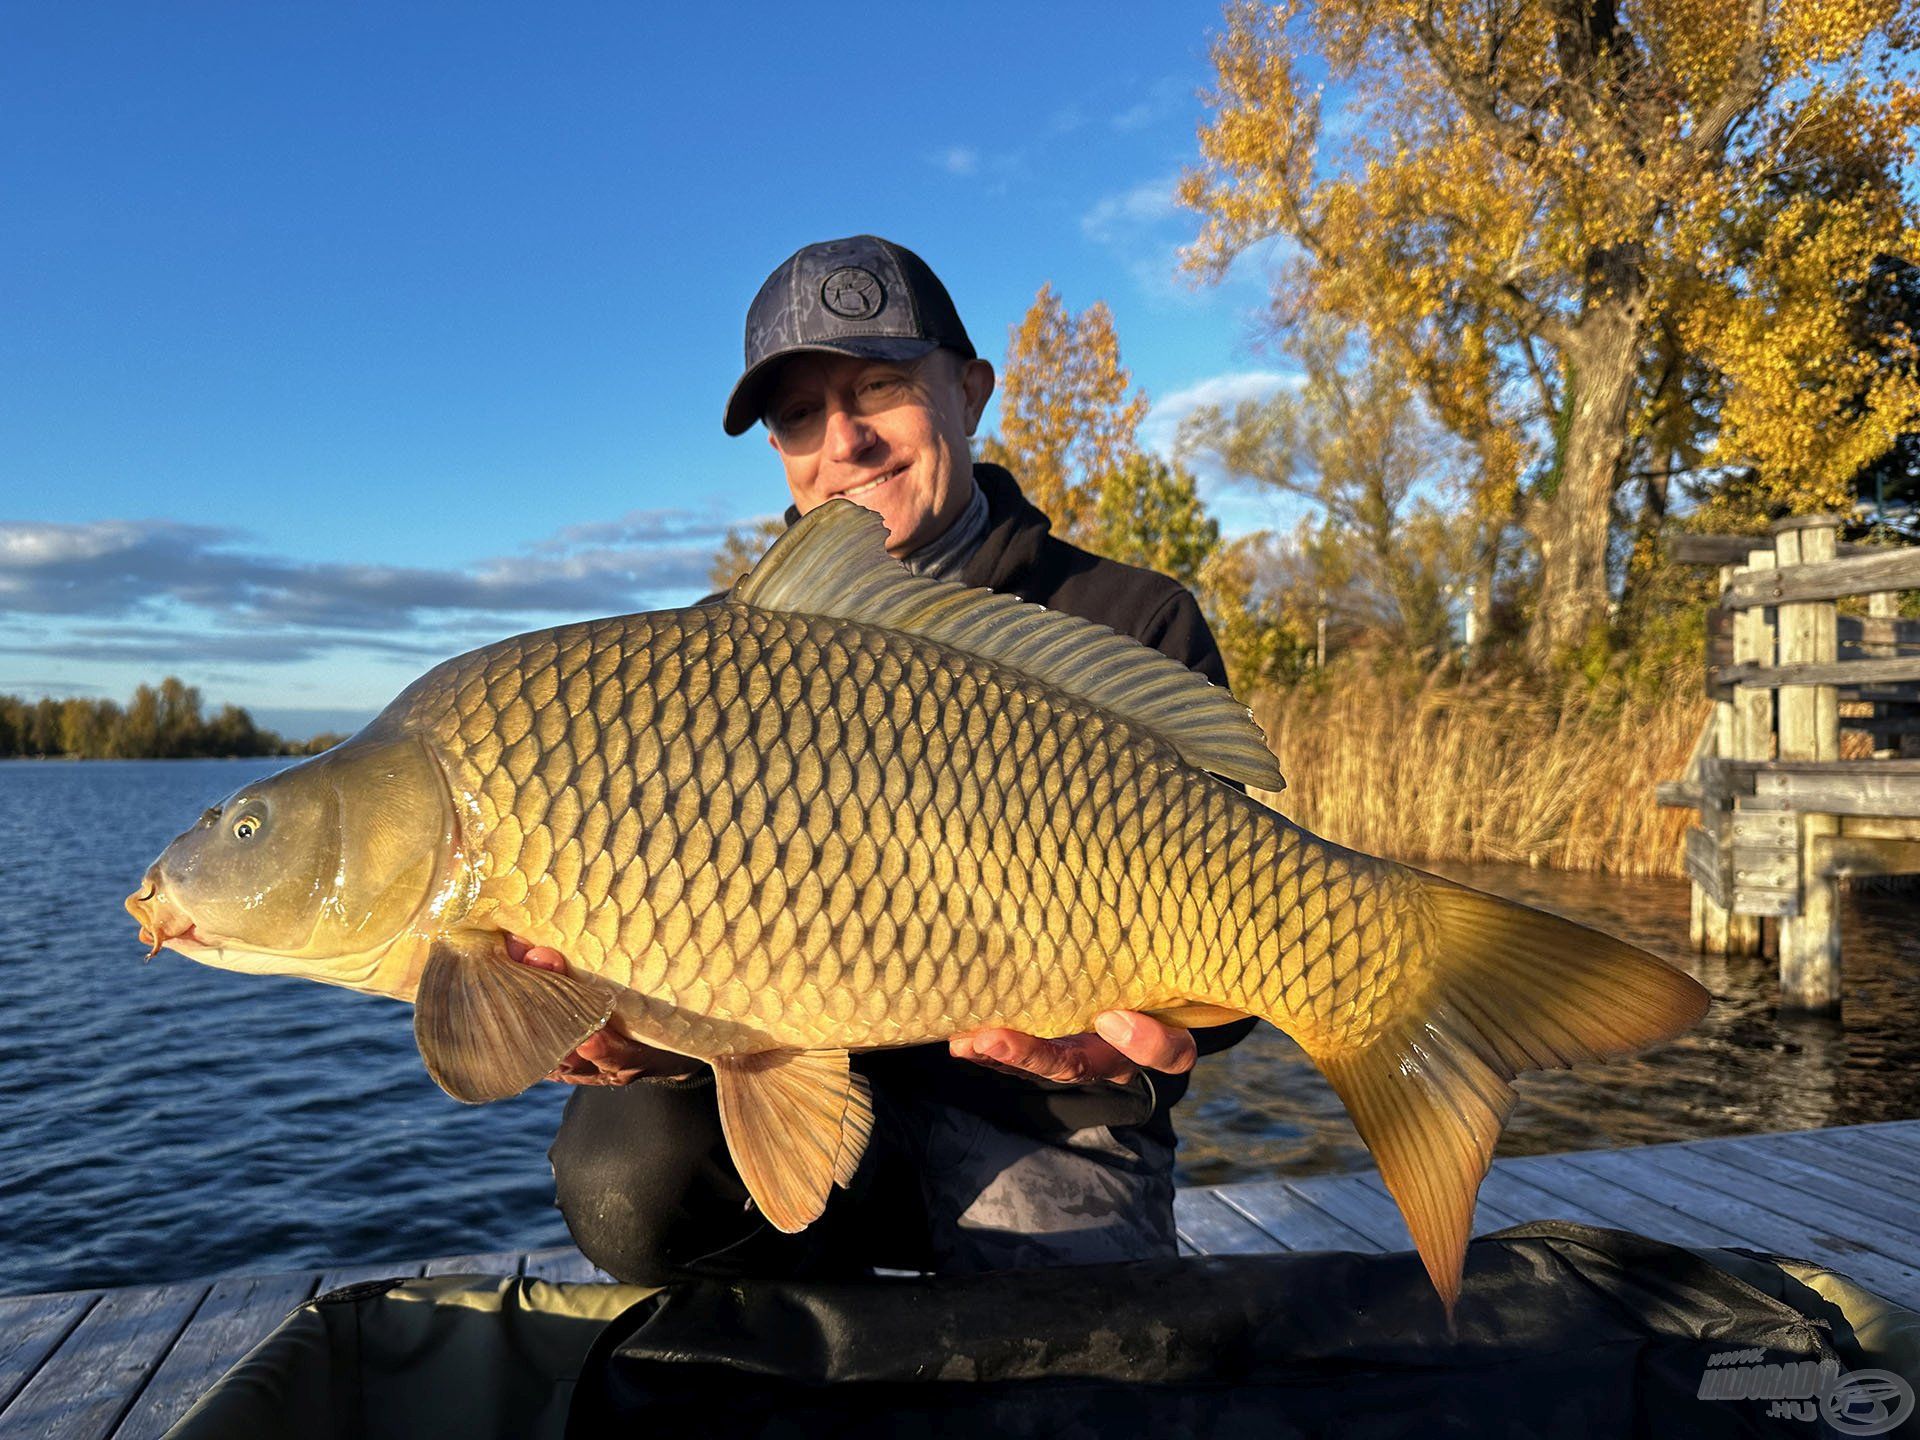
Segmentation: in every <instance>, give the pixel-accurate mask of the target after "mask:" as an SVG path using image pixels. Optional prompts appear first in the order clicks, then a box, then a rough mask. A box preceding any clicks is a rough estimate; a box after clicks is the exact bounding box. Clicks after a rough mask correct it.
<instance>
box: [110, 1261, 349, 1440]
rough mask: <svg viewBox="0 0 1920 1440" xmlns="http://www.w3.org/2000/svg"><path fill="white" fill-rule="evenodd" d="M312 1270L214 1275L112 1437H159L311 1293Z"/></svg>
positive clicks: (156, 1439)
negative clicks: (272, 1273)
mask: <svg viewBox="0 0 1920 1440" xmlns="http://www.w3.org/2000/svg"><path fill="white" fill-rule="evenodd" d="M317 1278H318V1277H317V1276H316V1275H315V1274H314V1273H313V1272H312V1271H310V1270H309V1271H305V1272H302V1273H299V1274H292V1275H236V1276H232V1277H229V1278H228V1279H224V1280H216V1281H215V1282H214V1286H213V1290H212V1291H211V1292H210V1293H209V1294H208V1296H207V1298H206V1300H205V1301H203V1302H202V1304H201V1306H200V1308H199V1309H198V1310H196V1311H195V1312H194V1315H193V1319H192V1320H190V1321H189V1322H188V1324H187V1328H186V1329H185V1330H184V1331H183V1332H182V1333H181V1335H180V1338H179V1339H178V1340H176V1341H175V1342H174V1344H173V1348H172V1349H171V1350H169V1351H168V1352H167V1356H166V1358H165V1359H164V1360H162V1361H161V1362H160V1367H159V1369H157V1370H155V1371H154V1373H153V1379H152V1380H151V1381H149V1382H148V1383H147V1387H146V1389H144V1390H142V1391H141V1392H140V1398H139V1399H138V1400H137V1401H135V1402H134V1406H133V1408H132V1409H131V1410H129V1411H128V1412H127V1418H126V1419H125V1420H123V1421H121V1422H120V1427H119V1429H117V1430H115V1431H114V1432H113V1440H159V1437H160V1436H162V1435H164V1434H165V1433H166V1432H167V1429H168V1428H169V1427H170V1426H171V1425H172V1424H173V1423H174V1422H175V1421H176V1420H178V1419H179V1418H180V1417H181V1416H182V1415H184V1414H186V1413H187V1411H188V1410H189V1409H190V1408H192V1406H193V1402H194V1401H196V1400H198V1399H199V1398H200V1397H201V1396H202V1395H203V1394H205V1393H206V1391H207V1390H208V1389H209V1388H210V1387H211V1386H212V1384H213V1382H214V1381H216V1380H218V1379H219V1378H220V1377H221V1376H222V1375H224V1374H226V1372H227V1370H228V1369H229V1368H230V1367H231V1366H232V1365H233V1364H234V1362H235V1361H237V1360H239V1359H240V1357H241V1356H243V1355H245V1354H246V1353H247V1352H248V1351H249V1350H251V1349H253V1347H254V1346H255V1345H258V1344H259V1343H260V1342H261V1341H262V1340H264V1339H266V1338H267V1336H268V1335H269V1334H271V1333H272V1332H273V1330H274V1329H275V1328H276V1327H277V1326H278V1325H279V1324H280V1322H281V1321H282V1320H284V1319H286V1317H287V1313H288V1312H289V1311H291V1310H292V1309H293V1308H294V1306H296V1305H298V1304H299V1303H300V1302H301V1301H303V1300H305V1299H306V1298H307V1297H308V1296H309V1295H311V1294H312V1293H313V1284H314V1281H315V1280H316V1279H317Z"/></svg>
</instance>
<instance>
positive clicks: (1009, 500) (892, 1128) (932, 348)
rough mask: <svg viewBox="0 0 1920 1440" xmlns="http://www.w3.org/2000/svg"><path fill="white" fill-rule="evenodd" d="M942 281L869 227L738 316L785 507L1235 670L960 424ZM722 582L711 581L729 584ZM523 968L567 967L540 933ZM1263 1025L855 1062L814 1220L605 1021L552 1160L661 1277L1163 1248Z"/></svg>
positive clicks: (602, 1240)
mask: <svg viewBox="0 0 1920 1440" xmlns="http://www.w3.org/2000/svg"><path fill="white" fill-rule="evenodd" d="M993 384H994V374H993V367H992V366H991V365H990V364H988V363H987V362H986V361H984V360H982V359H980V358H979V357H978V356H977V355H976V354H975V353H974V348H973V343H972V341H971V340H970V339H969V338H968V336H967V332H966V330H965V327H964V326H962V324H961V323H960V317H959V315H958V314H957V313H956V312H955V310H954V306H953V302H952V300H951V299H950V298H949V296H948V294H947V291H946V289H945V287H944V286H943V285H941V283H940V281H939V279H938V278H937V277H935V275H934V274H933V272H932V271H931V270H930V269H929V268H928V267H927V266H926V264H925V263H924V262H923V261H922V260H921V259H920V258H919V257H918V256H917V255H915V254H913V253H912V252H911V251H909V250H906V249H904V248H903V247H901V246H898V245H894V244H891V243H889V242H887V241H884V240H880V239H877V238H875V237H873V236H856V237H853V238H851V239H846V240H836V241H828V242H825V243H823V244H818V245H809V246H807V247H806V248H804V249H802V250H800V251H799V252H797V253H796V254H795V255H793V256H792V257H791V258H790V259H788V260H787V261H786V263H785V264H783V265H781V266H780V268H779V269H777V270H775V271H774V272H773V274H772V275H771V276H770V277H768V279H767V282H766V284H765V285H763V286H762V287H761V289H760V293H759V294H758V295H757V296H756V297H755V299H754V302H753V305H752V307H751V308H750V310H749V311H748V315H747V326H746V370H745V372H744V373H743V374H742V375H741V377H740V380H739V382H738V384H736V385H735V387H734V390H733V394H732V396H731V397H730V398H729V400H728V402H727V411H726V422H725V423H726V430H727V433H728V434H730V435H740V434H743V433H745V432H746V431H747V430H748V429H750V428H751V427H752V426H753V425H754V424H756V423H764V424H765V425H766V427H767V434H768V440H769V442H770V443H771V445H772V447H773V449H774V452H775V454H777V455H778V456H779V459H780V463H781V465H782V467H783V469H784V470H785V472H786V479H787V487H788V489H789V491H790V492H791V494H792V497H793V506H792V508H791V509H790V510H789V511H788V512H787V521H788V523H789V524H791V523H792V522H793V521H794V520H796V519H798V518H799V516H800V515H802V514H804V513H805V512H807V511H809V510H811V509H813V508H814V507H815V506H817V505H820V504H823V503H824V502H825V501H827V500H828V499H831V498H833V497H834V496H846V497H847V498H849V499H851V500H853V501H855V502H856V503H858V504H861V505H864V506H866V507H867V508H868V509H870V510H873V511H876V512H877V513H878V514H879V515H880V516H881V517H882V518H883V519H884V520H885V521H886V525H887V532H888V542H887V548H888V550H889V551H890V552H891V553H892V554H894V555H895V556H896V557H898V558H899V559H900V560H901V561H902V562H903V563H904V564H905V565H906V566H907V568H908V569H910V570H912V571H914V572H915V573H918V574H922V575H928V576H933V577H935V578H939V579H945V580H955V581H960V582H963V583H966V584H969V585H976V586H985V587H988V588H991V589H994V590H999V591H1003V592H1007V593H1012V594H1017V595H1019V596H1021V597H1022V598H1023V599H1027V600H1031V601H1034V602H1036V603H1040V604H1045V605H1048V606H1051V607H1052V608H1054V609H1058V610H1063V611H1066V612H1068V613H1071V614H1075V615H1079V616H1082V617H1083V618H1086V619H1090V620H1095V621H1098V622H1100V623H1102V624H1105V625H1109V626H1111V627H1113V628H1114V629H1116V630H1119V631H1121V632H1122V633H1124V634H1129V635H1132V636H1134V637H1135V638H1136V639H1139V640H1141V641H1143V642H1144V643H1146V644H1149V645H1153V646H1156V647H1157V648H1159V649H1160V650H1162V651H1163V652H1164V653H1166V654H1168V655H1170V656H1172V657H1174V658H1175V659H1178V660H1180V661H1182V662H1184V663H1186V664H1188V665H1190V666H1191V667H1193V668H1194V669H1196V670H1198V671H1199V672H1200V673H1202V674H1204V675H1206V676H1207V678H1208V679H1210V680H1212V681H1214V683H1216V684H1221V685H1224V684H1225V683H1226V675H1225V670H1224V667H1223V665H1222V663H1221V660H1220V655H1219V651H1218V650H1217V648H1216V647H1215V645H1214V643H1213V637H1212V636H1211V634H1210V633H1209V632H1208V630H1207V625H1206V621H1205V620H1204V619H1203V618H1202V617H1201V614H1200V610H1199V606H1198V605H1197V604H1196V603H1195V602H1194V599H1193V597H1192V596H1191V595H1190V594H1188V593H1187V591H1185V590H1184V589H1182V588H1181V587H1180V586H1179V585H1178V584H1176V583H1175V582H1174V581H1172V580H1170V579H1168V578H1166V577H1165V576H1162V575H1157V574H1154V573H1153V572H1151V571H1147V570H1140V569H1136V568H1134V567H1131V566H1126V565H1120V564H1117V563H1116V562H1113V561H1110V560H1104V559H1101V558H1099V557H1096V556H1093V555H1090V554H1088V553H1086V552H1085V551H1082V550H1079V549H1076V548H1075V547H1073V546H1071V545H1068V544H1066V543H1065V542H1064V541H1062V540H1060V539H1059V538H1057V537H1055V536H1053V535H1051V534H1050V533H1049V525H1048V521H1047V518H1046V517H1045V516H1044V515H1042V514H1041V513H1040V512H1039V511H1038V510H1036V509H1035V508H1034V507H1033V506H1032V505H1031V504H1029V503H1028V502H1027V501H1026V499H1025V498H1024V497H1023V496H1022V495H1021V494H1020V490H1019V486H1018V485H1017V484H1016V483H1015V481H1014V479H1013V477H1012V476H1010V475H1009V474H1008V473H1007V472H1006V471H1004V470H1002V469H999V468H998V467H996V466H991V465H974V464H972V463H971V461H970V458H969V446H968V438H969V437H970V436H971V435H972V434H973V433H974V431H975V429H976V427H977V426H978V424H979V422H980V416H981V413H982V411H983V410H984V409H985V408H986V404H987V400H988V398H989V397H990V396H991V395H992V394H993ZM716 598H717V597H716ZM523 958H524V959H525V960H526V961H527V962H528V963H531V964H537V965H544V966H548V967H551V968H560V967H562V966H563V965H564V963H565V962H564V959H563V958H562V957H560V956H559V955H557V954H555V953H554V952H551V951H544V950H537V949H536V950H531V951H526V952H525V953H524V956H523ZM1251 1023H1252V1022H1250V1021H1248V1022H1244V1023H1242V1024H1239V1025H1234V1026H1227V1027H1222V1028H1221V1029H1219V1030H1216V1031H1211V1032H1205V1031H1203V1032H1199V1035H1200V1037H1201V1040H1200V1043H1198V1044H1197V1043H1196V1036H1195V1033H1193V1032H1189V1031H1185V1030H1179V1029H1174V1028H1172V1027H1169V1026H1166V1025H1163V1024H1161V1023H1159V1022H1158V1021H1156V1020H1153V1019H1151V1018H1150V1017H1148V1016H1145V1015H1139V1014H1132V1013H1126V1012H1112V1013H1109V1014H1105V1015H1102V1016H1100V1017H1099V1018H1098V1020H1097V1021H1096V1022H1095V1026H1096V1032H1097V1033H1094V1034H1088V1035H1077V1036H1072V1037H1069V1038H1066V1039H1041V1038H1038V1037H1035V1036H1031V1035H1023V1034H1019V1033H1017V1032H1014V1031H1011V1030H987V1031H981V1032H978V1033H976V1034H972V1035H962V1036H957V1037H955V1038H954V1039H953V1040H952V1041H951V1042H950V1044H949V1045H947V1046H945V1047H940V1046H925V1047H918V1048H915V1049H910V1050H903V1051H891V1052H878V1053H873V1054H868V1055H863V1056H858V1057H856V1060H855V1064H856V1066H857V1067H858V1068H859V1069H860V1070H861V1071H862V1072H863V1073H865V1074H866V1075H867V1076H868V1078H869V1079H870V1081H871V1082H872V1085H873V1092H874V1103H875V1111H876V1129H875V1135H874V1139H873V1142H872V1144H871V1145H870V1147H869V1153H868V1156H867V1159H866V1160H865V1161H864V1162H863V1164H862V1166H861V1169H860V1173H859V1174H858V1175H857V1176H856V1177H855V1180H854V1184H853V1185H852V1187H850V1189H849V1190H848V1191H847V1192H845V1193H840V1192H836V1193H835V1194H834V1196H833V1197H832V1199H831V1200H830V1202H829V1204H828V1208H827V1211H826V1214H825V1215H823V1216H822V1217H821V1219H820V1220H819V1221H817V1222H815V1224H813V1225H812V1226H810V1227H808V1229H807V1230H805V1231H803V1232H802V1233H801V1234H799V1235H791V1236H789V1235H783V1234H781V1233H780V1232H778V1231H775V1230H774V1229H773V1228H772V1227H771V1226H770V1225H768V1224H766V1223H765V1222H764V1221H763V1220H761V1219H760V1218H759V1216H758V1215H757V1214H755V1213H754V1212H753V1211H752V1209H751V1206H750V1203H749V1201H748V1197H747V1194H746V1189H745V1186H744V1185H743V1184H742V1183H741V1181H740V1178H739V1176H738V1174H737V1172H735V1171H734V1169H733V1166H732V1163H731V1161H730V1160H729V1159H728V1157H727V1151H726V1146H725V1142H724V1139H723V1138H722V1136H721V1133H720V1127H719V1120H718V1114H717V1109H716V1105H715V1101H714V1092H713V1082H712V1074H711V1071H709V1070H707V1069H706V1068H705V1067H704V1066H700V1065H699V1064H698V1062H694V1061H689V1060H688V1059H687V1058H686V1057H684V1056H678V1055H671V1054H668V1053H666V1052H663V1051H659V1050H655V1049H652V1048H650V1047H648V1046H644V1045H640V1044H637V1043H635V1042H633V1041H629V1040H626V1039H625V1038H623V1037H620V1036H616V1035H612V1034H609V1033H607V1032H604V1031H603V1032H602V1033H601V1034H599V1035H597V1036H595V1037H593V1038H592V1039H591V1040H589V1041H587V1042H586V1043H585V1044H583V1045H582V1046H581V1047H580V1049H579V1050H577V1051H576V1052H574V1054H573V1055H571V1056H569V1057H568V1058H567V1060H566V1061H564V1062H563V1063H562V1065H561V1067H560V1068H559V1069H558V1070H556V1071H555V1072H554V1077H553V1078H555V1079H559V1080H563V1081H567V1082H570V1083H573V1084H576V1085H581V1086H587V1087H597V1088H590V1089H582V1090H580V1091H577V1092H576V1093H575V1094H574V1095H573V1096H572V1097H570V1099H569V1100H568V1103H567V1109H566V1117H565V1119H564V1120H563V1122H562V1124H561V1129H560V1134H559V1136H558V1137H557V1138H556V1139H555V1141H554V1145H553V1149H552V1151H551V1156H552V1160H553V1167H554V1179H555V1189H556V1195H557V1203H558V1204H559V1206H560V1208H561V1210H562V1212H563V1213H564V1214H565V1216H566V1218H567V1223H568V1226H569V1228H570V1229H571V1230H572V1232H573V1235H574V1238H575V1239H576V1241H577V1242H578V1243H579V1245H580V1247H581V1249H582V1250H583V1251H585V1253H586V1254H587V1256H588V1257H589V1258H590V1259H592V1260H593V1261H595V1263H597V1264H599V1265H600V1266H601V1267H602V1268H604V1269H606V1270H608V1271H609V1272H610V1273H612V1274H613V1275H615V1276H617V1277H619V1278H621V1279H625V1280H631V1281H635V1282H642V1283H657V1282H660V1281H663V1280H665V1279H668V1278H670V1277H671V1276H673V1275H676V1274H683V1273H690V1272H692V1273H731V1274H783V1275H801V1274H834V1273H850V1272H856V1271H859V1270H862V1269H865V1268H868V1267H871V1266H874V1265H889V1266H897V1267H902V1268H925V1269H937V1270H943V1271H960V1272H964V1271H979V1270H986V1269H999V1268H1007V1267H1011V1266H1016V1265H1043V1264H1061V1263H1082V1262H1089V1261H1097V1260H1117V1259H1134V1258H1144V1257H1147V1256H1152V1255H1171V1254H1173V1253H1174V1250H1175V1242H1174V1234H1173V1211H1172V1201H1173V1182H1172V1164H1173V1145H1174V1138H1173V1128H1172V1124H1171V1121H1170V1119H1169V1116H1168V1111H1169V1110H1170V1109H1171V1107H1172V1105H1173V1103H1174V1102H1175V1101H1176V1100H1178V1099H1179V1097H1180V1095H1181V1094H1183V1093H1184V1091H1185V1089H1186V1079H1185V1075H1186V1072H1187V1071H1189V1070H1190V1069H1191V1068H1192V1066H1193V1063H1194V1059H1195V1056H1196V1054H1198V1053H1200V1052H1201V1051H1203V1050H1213V1049H1219V1048H1223V1047H1224V1046H1225V1045H1227V1044H1230V1043H1232V1042H1233V1041H1234V1040H1237V1039H1238V1038H1239V1037H1240V1036H1241V1035H1243V1034H1245V1033H1246V1029H1247V1028H1248V1027H1249V1026H1250V1025H1251Z"/></svg>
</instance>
